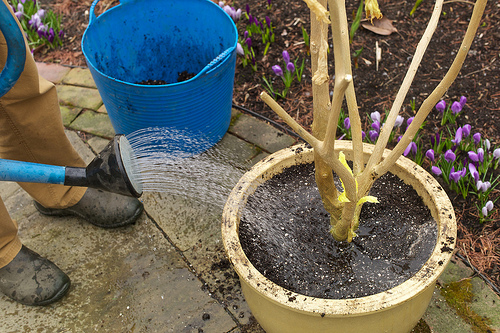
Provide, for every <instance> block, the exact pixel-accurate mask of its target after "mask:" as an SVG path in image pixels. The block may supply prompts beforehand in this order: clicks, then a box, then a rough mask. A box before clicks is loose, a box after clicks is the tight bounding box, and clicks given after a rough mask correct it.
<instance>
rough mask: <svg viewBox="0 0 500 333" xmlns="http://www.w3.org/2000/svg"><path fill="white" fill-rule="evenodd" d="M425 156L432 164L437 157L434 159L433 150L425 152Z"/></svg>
mask: <svg viewBox="0 0 500 333" xmlns="http://www.w3.org/2000/svg"><path fill="white" fill-rule="evenodd" d="M425 156H426V157H427V158H428V159H429V160H431V162H434V159H435V157H434V150H432V149H429V150H427V151H426V152H425Z"/></svg>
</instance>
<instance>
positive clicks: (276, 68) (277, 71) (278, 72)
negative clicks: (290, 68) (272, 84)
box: [271, 65, 283, 76]
mask: <svg viewBox="0 0 500 333" xmlns="http://www.w3.org/2000/svg"><path fill="white" fill-rule="evenodd" d="M271 68H272V70H273V72H274V74H276V75H278V76H283V70H282V69H281V67H280V65H274V66H273V67H271Z"/></svg>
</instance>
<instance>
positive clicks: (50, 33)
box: [47, 28, 56, 43]
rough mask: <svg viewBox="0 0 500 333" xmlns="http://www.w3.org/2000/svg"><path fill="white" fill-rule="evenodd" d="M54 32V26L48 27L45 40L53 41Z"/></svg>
mask: <svg viewBox="0 0 500 333" xmlns="http://www.w3.org/2000/svg"><path fill="white" fill-rule="evenodd" d="M55 35H56V34H55V32H54V28H50V29H49V31H48V32H47V40H48V41H49V43H52V42H53V41H54V37H55Z"/></svg>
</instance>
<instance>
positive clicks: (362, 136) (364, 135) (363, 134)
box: [361, 131, 366, 140]
mask: <svg viewBox="0 0 500 333" xmlns="http://www.w3.org/2000/svg"><path fill="white" fill-rule="evenodd" d="M365 138H366V133H365V131H361V140H364V139H365Z"/></svg>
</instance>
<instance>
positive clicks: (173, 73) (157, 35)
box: [82, 0, 238, 153]
mask: <svg viewBox="0 0 500 333" xmlns="http://www.w3.org/2000/svg"><path fill="white" fill-rule="evenodd" d="M98 1H99V0H96V1H94V2H93V4H92V6H91V8H90V22H89V26H88V27H87V29H86V30H85V33H84V35H83V39H82V50H83V54H84V55H85V59H86V61H87V65H88V67H89V69H90V71H91V73H92V77H93V79H94V81H95V83H96V86H97V89H98V90H99V93H100V95H101V97H102V100H103V102H104V105H105V107H106V110H107V112H108V115H109V117H110V119H111V123H112V125H113V128H114V130H115V132H116V133H119V134H130V133H132V132H135V131H137V130H140V129H145V128H148V127H164V128H165V130H166V131H168V130H170V129H171V130H181V131H183V133H189V137H191V138H193V140H192V141H191V140H189V142H186V143H185V145H184V149H185V151H187V152H192V153H197V152H200V151H203V150H205V149H207V148H209V147H208V146H211V145H214V144H215V143H217V142H218V141H219V140H220V139H221V138H222V137H223V136H224V134H225V132H226V131H227V129H228V127H229V122H230V119H231V104H232V95H233V83H234V70H235V65H236V43H237V39H238V33H237V30H236V26H235V25H234V22H233V21H232V19H231V18H230V17H229V16H228V15H227V14H226V13H225V12H224V11H223V10H222V9H221V8H220V7H219V6H218V5H216V4H215V3H213V2H211V1H209V0H182V1H178V0H148V1H145V0H122V1H121V3H120V4H119V5H117V6H115V7H113V8H111V9H109V10H107V11H105V12H104V13H102V14H101V15H99V16H98V17H96V16H95V13H94V9H95V6H96V4H97V3H98ZM185 74H192V75H194V77H192V78H190V79H187V80H185V81H182V82H179V81H178V79H179V76H180V75H181V76H182V75H185ZM153 81H156V82H161V83H162V84H159V85H158V84H155V85H151V84H148V83H150V82H153ZM198 139H199V140H200V141H201V142H204V143H205V144H203V145H198V144H196V142H197V140H198ZM193 142H194V143H193ZM207 143H208V145H207Z"/></svg>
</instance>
